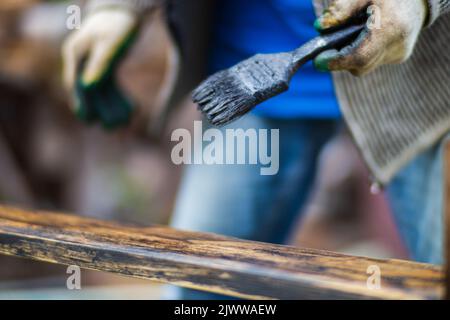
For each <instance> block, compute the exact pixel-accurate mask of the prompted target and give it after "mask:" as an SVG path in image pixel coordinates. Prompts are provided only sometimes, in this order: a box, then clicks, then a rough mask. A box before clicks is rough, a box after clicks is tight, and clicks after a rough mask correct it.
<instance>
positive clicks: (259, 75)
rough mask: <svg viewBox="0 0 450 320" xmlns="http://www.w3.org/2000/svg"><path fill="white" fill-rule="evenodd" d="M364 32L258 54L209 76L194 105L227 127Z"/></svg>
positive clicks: (353, 31)
mask: <svg viewBox="0 0 450 320" xmlns="http://www.w3.org/2000/svg"><path fill="white" fill-rule="evenodd" d="M363 29H364V25H353V26H349V27H346V28H345V29H341V30H339V31H336V32H333V33H330V34H326V35H322V36H319V37H316V38H314V39H312V40H311V41H309V42H307V43H306V44H304V45H303V46H301V47H300V48H298V49H297V50H294V51H291V52H284V53H276V54H257V55H255V56H253V57H251V58H249V59H247V60H245V61H242V62H241V63H239V64H237V65H235V66H234V67H232V68H230V69H227V70H223V71H220V72H218V73H216V74H214V75H212V76H210V77H209V78H208V79H207V80H205V81H204V82H203V83H202V84H200V86H199V87H198V88H197V89H195V90H194V92H193V95H192V97H193V101H194V102H195V103H197V104H198V108H199V110H200V111H201V112H202V113H203V114H204V115H205V116H206V118H207V119H208V120H209V121H210V122H211V123H212V124H213V125H216V126H222V125H226V124H228V123H230V122H232V121H235V120H237V119H239V118H240V117H242V116H243V115H245V114H246V113H248V112H250V111H251V110H252V109H253V108H254V107H256V106H257V105H258V104H260V103H262V102H264V101H266V100H268V99H270V98H272V97H274V96H277V95H279V94H281V93H283V92H285V91H287V90H288V89H289V84H290V81H291V79H292V77H293V75H294V74H295V73H296V72H297V71H298V69H299V68H300V67H301V66H302V65H304V64H305V63H306V62H308V61H310V60H312V59H314V58H315V57H316V56H317V55H319V54H320V53H322V52H324V51H326V50H329V49H339V48H342V47H344V46H346V45H348V44H350V43H351V42H352V41H353V40H355V39H356V37H357V36H358V35H359V34H360V33H361V31H363Z"/></svg>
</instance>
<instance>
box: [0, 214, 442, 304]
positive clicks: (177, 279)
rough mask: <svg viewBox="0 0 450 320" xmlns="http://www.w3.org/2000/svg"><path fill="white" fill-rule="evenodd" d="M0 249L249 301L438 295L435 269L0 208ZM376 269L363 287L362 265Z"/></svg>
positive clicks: (437, 269) (438, 272)
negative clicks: (374, 279)
mask: <svg viewBox="0 0 450 320" xmlns="http://www.w3.org/2000/svg"><path fill="white" fill-rule="evenodd" d="M0 253H1V254H6V255H12V256H18V257H24V258H31V259H36V260H40V261H47V262H51V263H58V264H64V265H72V264H74V265H78V266H80V267H82V268H88V269H93V270H101V271H106V272H113V273H118V274H122V275H124V276H130V277H137V278H144V279H149V280H154V281H159V282H164V283H171V284H174V285H178V286H182V287H187V288H196V289H200V290H204V291H209V292H215V293H221V294H228V295H232V296H235V297H241V298H251V299H315V298H318V299H439V298H441V297H442V296H443V294H444V279H443V271H442V269H441V268H440V267H437V266H433V265H427V264H419V263H413V262H408V261H399V260H377V259H369V258H362V257H354V256H348V255H343V254H337V253H333V252H327V251H318V250H308V249H300V248H294V247H288V246H279V245H271V244H264V243H258V242H251V241H242V240H238V239H233V238H227V237H223V236H217V235H213V234H202V233H192V232H182V231H176V230H173V229H170V228H167V227H161V226H152V227H146V228H140V227H135V226H124V225H119V224H116V223H114V222H103V221H97V220H92V219H86V218H82V217H77V216H70V215H64V214H55V213H44V212H29V211H25V210H21V209H15V208H10V207H0ZM370 266H377V267H378V268H379V269H380V271H381V289H380V290H369V289H368V288H367V285H366V282H367V279H368V277H369V275H368V274H367V269H368V267H370Z"/></svg>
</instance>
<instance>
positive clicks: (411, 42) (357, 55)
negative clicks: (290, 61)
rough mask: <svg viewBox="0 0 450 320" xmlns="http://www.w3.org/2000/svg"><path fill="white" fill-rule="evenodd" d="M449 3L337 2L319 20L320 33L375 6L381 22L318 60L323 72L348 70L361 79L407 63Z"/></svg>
mask: <svg viewBox="0 0 450 320" xmlns="http://www.w3.org/2000/svg"><path fill="white" fill-rule="evenodd" d="M449 1H450V0H334V1H332V2H331V4H330V6H329V7H328V8H327V9H326V10H325V12H324V14H323V15H322V16H321V17H319V19H318V20H317V21H316V24H315V26H316V28H317V29H318V30H319V31H320V32H327V31H328V30H329V29H333V28H339V27H340V26H342V25H344V24H345V23H347V22H348V21H349V20H351V19H352V18H354V17H355V16H357V15H358V14H360V13H362V12H365V11H367V9H368V7H369V6H373V7H372V8H373V10H371V12H372V14H376V15H377V16H378V18H379V19H380V21H379V22H380V24H379V25H375V24H374V25H372V26H369V25H368V27H367V28H366V30H365V31H364V32H363V33H362V34H361V35H360V36H359V37H358V38H357V39H356V40H355V41H354V42H353V43H352V44H351V45H349V46H347V47H345V48H343V49H341V50H330V51H326V52H324V53H322V54H321V55H319V56H318V57H317V58H316V59H315V65H316V67H317V68H318V69H319V70H323V71H340V70H347V71H350V72H351V73H352V74H354V75H357V76H360V75H364V74H367V73H369V72H372V71H373V70H375V69H377V68H378V67H380V66H382V65H386V64H398V63H402V62H405V61H406V60H407V59H408V58H409V57H410V56H411V55H412V53H413V51H414V47H415V45H416V43H417V41H418V38H419V35H420V33H421V31H422V29H423V28H424V27H426V26H427V25H430V24H431V23H433V22H434V21H435V20H436V18H437V17H438V16H439V15H441V14H443V13H445V12H447V11H448V10H449Z"/></svg>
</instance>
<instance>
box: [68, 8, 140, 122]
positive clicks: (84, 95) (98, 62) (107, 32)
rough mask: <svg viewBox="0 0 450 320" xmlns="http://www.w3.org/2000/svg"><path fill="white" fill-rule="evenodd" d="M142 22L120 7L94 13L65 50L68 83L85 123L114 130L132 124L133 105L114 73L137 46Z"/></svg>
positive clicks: (76, 108)
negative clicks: (138, 31) (97, 122)
mask: <svg viewBox="0 0 450 320" xmlns="http://www.w3.org/2000/svg"><path fill="white" fill-rule="evenodd" d="M138 25H139V19H138V16H137V14H136V13H134V12H132V11H130V10H127V9H121V8H118V7H111V8H107V9H106V8H105V9H103V10H99V11H94V12H93V13H91V14H90V15H89V16H88V17H87V19H86V21H85V22H84V23H83V25H82V27H81V29H80V30H78V31H75V32H74V33H72V34H71V35H70V36H69V37H68V39H67V40H66V42H65V43H64V47H63V62H64V81H65V85H66V86H67V88H68V89H69V90H73V91H74V100H75V101H74V108H75V110H74V111H75V113H76V114H77V116H78V117H79V118H80V119H81V120H83V121H85V122H88V123H90V122H94V121H96V120H98V119H99V120H101V122H102V123H103V126H104V127H105V128H109V129H113V128H116V127H119V126H122V125H125V124H127V123H128V122H129V120H130V117H131V113H132V109H133V107H132V104H131V102H130V101H129V100H128V99H127V98H126V97H125V96H124V95H123V94H122V93H121V92H120V89H119V86H118V85H117V83H116V80H115V74H114V71H115V69H116V67H117V65H118V64H119V62H120V61H121V59H122V58H123V56H124V55H125V54H126V52H127V50H128V48H129V47H130V44H131V43H133V40H134V39H135V35H136V34H137V29H138Z"/></svg>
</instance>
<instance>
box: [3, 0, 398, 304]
mask: <svg viewBox="0 0 450 320" xmlns="http://www.w3.org/2000/svg"><path fill="white" fill-rule="evenodd" d="M73 3H79V4H80V5H81V4H82V2H81V1H80V2H74V1H70V2H64V1H40V0H2V1H1V2H0V176H1V177H2V178H1V179H0V203H1V204H8V205H15V206H22V207H27V208H33V209H49V210H56V211H64V212H69V213H74V214H80V215H85V216H91V217H95V218H99V219H113V220H118V221H126V222H132V223H137V224H140V225H149V224H155V223H156V224H167V223H168V222H169V220H170V215H171V211H172V208H173V205H174V200H175V197H176V194H177V187H178V183H179V181H180V177H181V174H182V172H183V168H182V167H177V166H175V165H173V164H172V161H171V159H170V152H171V148H172V147H173V146H172V145H171V143H170V133H171V132H172V130H173V129H174V128H180V127H185V128H187V129H191V128H192V121H193V120H194V119H196V118H197V117H199V115H198V114H197V112H196V110H195V108H194V106H192V105H191V104H190V103H189V102H188V99H186V102H185V103H184V104H183V105H180V107H179V109H178V111H177V112H176V113H175V114H174V116H173V117H172V119H171V120H170V125H169V126H168V128H167V130H166V132H165V134H164V135H162V136H160V137H159V138H154V137H151V136H149V135H148V134H146V130H145V129H146V127H147V125H146V124H147V123H149V122H150V121H151V120H152V119H153V118H154V117H156V116H157V115H158V113H159V111H160V110H159V108H158V106H157V102H156V100H157V93H158V92H159V90H160V89H161V86H162V83H163V80H164V77H165V75H166V72H167V71H168V68H169V67H168V66H169V63H168V61H167V53H168V52H169V51H170V50H172V44H171V43H170V41H169V37H168V33H167V30H166V29H165V26H164V23H163V22H162V18H161V17H160V16H159V17H158V18H157V19H155V20H152V22H151V23H148V24H147V25H146V26H145V28H144V32H142V34H141V35H140V39H139V45H137V46H135V47H134V48H133V50H132V52H131V53H130V55H129V57H128V58H127V60H126V61H125V62H124V63H123V65H122V66H121V68H120V71H119V79H120V82H121V84H122V85H123V86H124V87H125V88H126V91H127V92H128V93H129V95H130V96H131V97H132V98H133V100H135V101H136V102H137V103H138V104H139V106H140V110H139V112H138V114H137V115H136V118H137V119H138V120H137V121H134V123H133V125H132V126H131V127H130V128H128V129H123V130H121V131H119V132H114V133H109V132H105V131H103V130H102V129H101V128H96V127H87V126H85V125H83V124H81V123H79V122H78V121H77V119H76V118H75V117H74V115H73V114H72V112H71V110H70V106H69V101H70V99H69V98H70V97H69V96H68V94H67V93H66V92H65V90H64V88H63V87H62V81H61V59H60V48H61V44H62V41H63V39H64V37H65V36H66V35H67V33H68V30H67V28H66V18H67V12H66V9H67V6H68V4H73ZM145 43H147V44H148V43H152V44H155V45H153V46H148V45H145ZM367 177H368V174H367V172H366V169H365V167H364V165H363V164H362V162H361V159H360V158H359V154H358V152H357V150H355V148H354V146H353V144H352V142H351V139H350V138H349V137H348V135H347V133H346V132H345V130H343V131H342V134H341V135H340V136H338V137H337V138H336V139H334V140H333V141H332V142H331V143H330V144H329V145H328V146H327V148H326V149H325V150H324V151H323V153H322V156H321V169H320V175H319V177H318V179H317V181H316V188H315V191H314V193H313V194H312V195H311V197H310V200H309V205H308V206H307V208H306V209H305V210H306V211H307V212H306V214H305V215H304V218H303V220H302V221H299V226H298V227H297V228H296V231H295V233H294V235H293V236H292V240H291V242H292V244H294V245H298V246H304V247H310V248H318V249H327V250H333V251H340V252H345V253H351V254H356V255H364V256H371V257H380V258H407V256H406V254H405V250H404V247H403V245H402V243H401V242H400V240H399V238H398V235H397V233H396V231H395V226H394V224H393V221H392V219H391V217H390V212H389V208H388V206H387V205H386V201H385V199H384V197H383V195H382V194H378V195H372V194H370V192H369V191H370V190H369V189H370V188H369V181H368V180H367ZM300 222H301V223H300ZM300 225H301V227H300ZM66 279H67V274H66V268H65V267H61V266H53V265H49V264H44V263H38V262H32V261H28V260H21V259H15V258H9V257H3V256H0V299H47V298H52V299H116V298H124V297H126V298H132V299H158V298H160V293H161V290H160V289H161V287H160V286H159V285H156V284H153V283H150V282H147V281H141V280H132V279H131V280H130V279H128V278H122V277H118V276H112V275H108V274H103V273H100V272H91V271H83V273H82V288H83V289H82V290H80V291H69V290H67V289H66Z"/></svg>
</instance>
